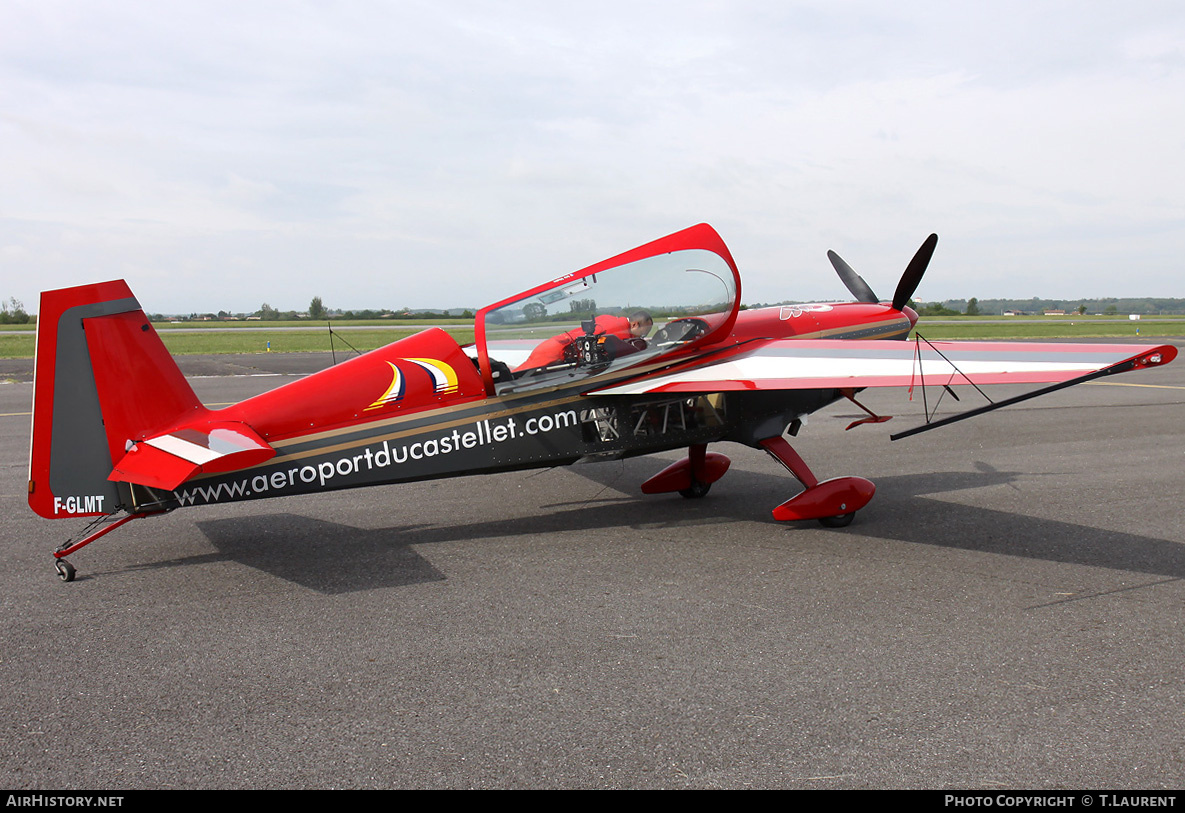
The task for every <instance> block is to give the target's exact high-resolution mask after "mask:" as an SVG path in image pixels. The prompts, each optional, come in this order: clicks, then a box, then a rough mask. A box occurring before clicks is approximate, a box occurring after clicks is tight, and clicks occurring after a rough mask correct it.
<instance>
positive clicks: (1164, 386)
mask: <svg viewBox="0 0 1185 813" xmlns="http://www.w3.org/2000/svg"><path fill="white" fill-rule="evenodd" d="M1086 384H1087V386H1091V387H1148V388H1149V389H1154V390H1185V387H1176V386H1173V385H1172V384H1128V383H1127V382H1125V381H1087V382H1086Z"/></svg>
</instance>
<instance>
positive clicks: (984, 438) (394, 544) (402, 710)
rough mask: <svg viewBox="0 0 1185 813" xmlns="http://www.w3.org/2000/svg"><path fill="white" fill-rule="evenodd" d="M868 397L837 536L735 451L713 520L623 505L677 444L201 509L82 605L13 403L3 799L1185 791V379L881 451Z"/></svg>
mask: <svg viewBox="0 0 1185 813" xmlns="http://www.w3.org/2000/svg"><path fill="white" fill-rule="evenodd" d="M1179 344H1185V343H1179ZM280 362H281V360H280V359H279V358H275V359H266V360H263V359H261V357H247V358H240V359H237V360H235V359H231V360H226V359H224V360H221V361H220V360H212V361H208V362H207V364H208V368H207V369H206V370H205V372H200V371H198V372H194V368H193V367H192V366H191V367H190V371H191V372H193V373H194V375H195V376H196V375H204V376H211V377H195V378H194V379H193V380H194V385H195V388H196V389H197V390H198V392H199V395H200V396H201V397H202V398H203V399H204V400H205V401H206V402H207V403H211V404H217V403H228V402H232V401H236V400H239V399H241V398H243V397H246V396H247V395H250V394H254V393H256V392H260V391H263V390H266V389H270V388H272V387H274V386H276V385H278V384H280V383H283V382H284V381H286V380H290V379H289V378H287V377H286V376H287V375H289V374H292V373H296V372H299V371H300V370H301V368H302V365H303V367H306V368H307V367H309V366H310V365H312V366H315V365H319V364H323V363H324V361H323V360H321V359H318V358H317V357H313V356H306V357H304V358H303V360H302V359H299V358H298V359H295V360H291V361H289V362H284V363H285V364H288V365H289V366H288V367H287V368H285V369H281V368H283V367H284V365H283V364H281V363H280ZM196 363H197V362H196V361H195V362H187V365H189V364H196ZM228 365H230V366H228ZM277 365H279V366H277ZM232 367H237V368H238V369H237V372H238V373H239V374H240V375H238V376H236V377H225V376H219V375H217V373H219V372H226V371H227V370H229V369H231V368H232ZM0 372H3V371H0ZM12 377H15V378H18V379H19V376H15V375H14V376H12ZM3 378H4V376H3V375H0V380H2V379H3ZM994 392H999V393H1001V394H1004V393H1002V392H1001V390H1000V389H999V388H997V389H996V390H995V391H994ZM1008 392H1012V390H1008ZM865 395H866V397H865V398H864V400H865V401H866V403H868V404H869V406H871V407H873V408H874V409H876V410H877V411H881V412H885V413H888V414H893V415H895V416H896V417H895V418H894V420H893V421H892V422H890V423H889V424H885V425H880V426H864V427H860V428H857V429H854V430H852V431H851V432H845V431H844V426H846V425H847V423H848V422H850V420H852V419H853V418H854V417H856V416H857V411H856V410H855V408H854V407H852V406H851V405H850V404H848V405H843V404H840V405H836V406H833V407H832V408H830V409H828V410H825V411H824V412H822V413H818V414H816V415H814V416H812V418H811V420H810V422H809V424H808V426H807V427H805V428H804V430H803V432H802V433H801V434H800V436H799V438H798V440H797V442H796V444H795V445H796V448H797V449H798V450H799V451H800V452H801V454H802V455H803V457H804V458H805V459H806V460H807V461H808V462H809V463H810V464H811V465H812V466H813V467H814V469H815V472H816V473H817V474H818V475H819V476H820V477H821V478H826V477H831V476H836V475H842V474H858V475H862V476H865V477H868V478H870V479H871V480H873V481H874V482H876V484H877V486H878V492H877V495H876V497H875V498H874V500H873V502H872V503H871V504H870V505H869V506H868V507H867V508H866V509H864V510H863V511H861V512H860V514H859V515H858V516H857V518H856V521H855V523H853V525H851V526H850V527H848V528H846V529H841V530H828V529H824V528H822V527H820V526H819V525H817V524H815V523H791V524H779V523H777V522H775V521H773V520H772V519H771V517H770V514H769V512H770V509H772V508H773V507H774V506H775V505H777V504H778V503H780V502H782V501H783V500H785V499H787V498H789V497H790V496H792V495H793V494H795V493H797V491H798V490H799V486H798V485H797V484H796V483H795V482H794V481H793V479H792V478H790V477H789V476H788V475H787V474H786V473H785V472H784V471H783V470H782V469H781V467H780V466H779V465H778V464H777V463H776V462H775V461H773V460H772V459H770V458H768V457H767V456H765V455H764V454H763V453H760V452H756V451H753V450H750V449H746V448H743V447H737V446H731V445H721V447H720V449H719V451H723V452H725V453H726V454H728V455H730V456H731V457H732V460H733V467H732V470H731V471H730V472H729V474H728V475H727V476H726V477H725V478H724V479H723V480H722V481H721V482H719V483H717V484H716V486H715V487H714V488H713V490H712V493H711V494H710V495H708V497H706V498H705V499H703V500H697V501H691V500H683V499H681V498H679V497H678V496H656V497H644V496H642V495H641V494H640V493H639V492H638V485H639V483H641V482H642V481H643V480H644V479H645V478H646V477H648V476H649V475H650V474H653V473H654V472H656V471H658V470H659V469H660V468H662V467H663V466H665V465H666V464H667V462H669V461H671V460H674V459H675V458H676V457H677V455H675V454H670V455H665V456H662V457H651V458H637V459H632V460H629V461H625V462H615V463H601V464H595V465H587V466H575V467H571V468H566V469H557V470H550V471H543V472H526V473H514V474H506V475H497V476H488V477H471V478H462V479H456V480H445V481H436V482H430V483H416V484H411V485H402V486H391V487H381V488H375V489H368V490H360V491H346V492H336V493H329V494H324V495H318V496H314V497H300V498H287V499H278V500H270V501H259V502H249V503H241V504H238V505H228V506H213V507H200V508H190V509H185V510H181V511H178V512H175V513H173V514H170V515H168V516H165V517H161V518H155V519H151V520H143V521H138V522H132V523H130V524H128V525H127V526H125V527H124V528H121V529H119V530H117V531H116V532H115V533H113V534H111V535H109V536H107V537H105V538H103V539H102V540H100V541H99V542H96V543H95V544H94V545H92V546H90V547H88V548H86V549H84V550H82V551H80V552H78V553H76V554H74V555H73V556H72V557H71V561H72V562H73V563H74V564H75V565H76V566H77V567H78V569H79V576H78V580H77V581H75V582H73V583H70V584H66V583H63V582H61V581H59V580H58V578H57V576H56V574H55V572H54V569H53V565H52V557H51V555H50V554H51V551H52V550H53V549H54V547H55V546H56V545H57V544H58V543H60V542H61V541H63V540H64V539H66V538H68V537H71V536H74V535H76V534H77V533H78V532H79V531H80V530H81V525H82V523H80V522H75V521H70V520H64V521H58V522H51V521H47V520H42V519H40V518H38V517H36V516H35V515H34V514H33V513H32V512H31V511H30V510H29V509H28V507H27V505H26V504H25V490H26V488H25V482H26V477H27V471H26V466H27V463H26V457H27V454H28V433H29V416H28V411H29V402H30V399H31V385H30V384H29V383H27V381H25V382H22V381H19V380H18V382H17V383H7V384H0V461H2V464H3V466H2V469H0V471H2V473H3V479H2V481H0V506H3V508H5V509H6V510H5V512H4V520H3V527H4V533H3V535H2V538H0V546H2V547H0V550H2V555H3V560H4V563H5V566H4V567H3V568H2V569H0V602H2V604H3V615H4V624H3V629H2V631H0V686H2V687H3V688H2V690H0V787H5V788H10V789H42V790H44V789H80V790H81V789H93V790H120V789H135V788H790V789H807V788H809V789H830V788H984V789H993V790H994V789H1012V788H1017V789H1019V788H1030V789H1049V788H1081V789H1091V788H1095V789H1102V788H1116V789H1120V788H1143V789H1159V788H1169V789H1174V788H1180V787H1182V786H1185V738H1183V736H1182V732H1183V731H1185V718H1183V716H1182V709H1183V708H1185V702H1183V701H1185V623H1183V618H1185V581H1183V579H1185V530H1183V524H1185V523H1183V519H1185V508H1183V507H1182V482H1183V481H1185V358H1182V359H1178V360H1177V361H1176V362H1175V363H1173V364H1171V365H1169V366H1168V367H1165V368H1163V369H1160V370H1154V371H1149V372H1143V373H1134V374H1130V375H1126V376H1120V377H1117V378H1114V379H1111V380H1110V381H1109V382H1107V383H1104V384H1089V385H1084V386H1080V387H1076V388H1073V389H1071V390H1067V391H1064V392H1061V393H1057V394H1054V395H1051V396H1048V397H1045V398H1043V399H1039V400H1036V401H1031V402H1028V403H1026V404H1023V405H1020V406H1017V407H1012V408H1009V409H1005V410H1001V411H1000V412H996V413H993V414H990V415H986V416H983V417H981V418H978V419H975V420H972V421H968V422H964V423H961V424H957V425H954V426H950V427H946V428H944V429H939V430H937V431H934V432H930V433H925V434H921V435H918V436H915V437H912V438H909V439H906V440H902V441H898V442H894V443H891V442H890V441H889V440H888V435H889V433H890V431H899V430H900V429H902V428H905V427H908V426H912V425H915V424H916V423H917V422H919V421H920V420H921V415H920V413H921V404H920V402H919V401H918V400H916V399H915V400H914V401H913V402H910V401H909V400H907V395H906V393H905V392H904V391H903V390H884V391H877V392H868V393H866V394H865ZM965 398H966V396H965ZM931 405H932V401H931ZM949 405H950V402H949V399H948V400H947V401H944V402H943V404H942V409H943V410H946V409H947V407H948V406H949ZM964 405H971V399H970V398H968V399H967V400H965V401H964Z"/></svg>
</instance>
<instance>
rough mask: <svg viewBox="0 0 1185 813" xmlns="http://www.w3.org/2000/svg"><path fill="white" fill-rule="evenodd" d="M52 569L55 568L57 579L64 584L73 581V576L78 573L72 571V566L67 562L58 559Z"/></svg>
mask: <svg viewBox="0 0 1185 813" xmlns="http://www.w3.org/2000/svg"><path fill="white" fill-rule="evenodd" d="M54 567H55V568H57V571H58V578H60V579H61V580H62V581H64V582H72V581H74V576H75V574H76V573H77V572H78V571H76V570H75V569H74V565H72V564H70V563H69V562H67V561H66V560H65V559H58V560H57V561H56V562H54Z"/></svg>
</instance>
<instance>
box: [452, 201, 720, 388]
mask: <svg viewBox="0 0 1185 813" xmlns="http://www.w3.org/2000/svg"><path fill="white" fill-rule="evenodd" d="M739 302H740V277H739V275H738V274H737V270H736V264H735V263H734V262H733V259H732V256H731V255H730V254H729V252H728V249H727V247H726V246H725V245H724V242H723V241H722V240H721V239H720V236H719V235H718V234H717V233H716V232H715V230H714V229H712V227H711V226H708V225H706V224H701V225H699V226H693V227H691V228H690V229H685V230H683V231H681V232H677V233H676V234H672V235H670V236H668V237H664V238H662V239H660V240H656V241H654V242H653V243H648V244H647V245H645V246H641V247H639V248H636V249H634V250H633V251H629V252H626V253H625V254H621V255H618V256H617V257H613V258H611V259H608V260H605V261H604V262H601V263H598V264H596V265H593V266H590V267H588V268H585V269H583V270H581V271H577V272H574V273H571V274H567V275H565V276H562V277H559V278H557V279H554V280H552V281H551V282H549V283H546V284H544V285H540V286H538V287H536V288H533V289H532V290H530V291H527V292H525V293H522V294H519V295H517V296H514V297H511V298H509V299H505V300H503V301H501V302H498V303H495V304H493V305H490V306H489V307H487V308H483V309H482V310H481V311H479V312H478V314H477V320H476V325H475V327H476V336H475V338H476V348H477V356H478V361H479V366H480V367H481V370H482V376H483V378H484V379H485V381H486V388H487V391H488V392H489V393H490V394H493V393H494V392H498V393H504V392H510V391H515V390H522V389H534V388H537V387H543V386H558V385H561V384H563V383H565V382H567V381H569V380H571V379H573V378H586V377H590V376H597V375H603V374H606V373H608V372H612V371H616V370H621V369H623V368H626V367H634V366H637V365H639V364H642V363H644V362H647V361H651V360H654V359H655V358H657V357H659V356H665V355H672V354H676V353H680V352H681V351H684V350H687V349H690V348H692V347H701V346H703V345H705V344H711V343H714V342H717V341H720V340H722V339H724V338H725V337H727V336H728V335H729V332H730V330H731V328H732V325H733V322H735V320H736V314H737V310H738V308H739Z"/></svg>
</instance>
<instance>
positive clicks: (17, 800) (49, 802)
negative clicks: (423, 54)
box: [4, 793, 123, 807]
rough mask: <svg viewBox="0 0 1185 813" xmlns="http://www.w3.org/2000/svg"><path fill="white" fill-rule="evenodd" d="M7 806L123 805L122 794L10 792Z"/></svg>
mask: <svg viewBox="0 0 1185 813" xmlns="http://www.w3.org/2000/svg"><path fill="white" fill-rule="evenodd" d="M4 806H5V807H122V806H123V797H122V796H83V795H79V794H66V793H58V794H55V793H10V794H8V795H7V796H6V797H5V800H4Z"/></svg>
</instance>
